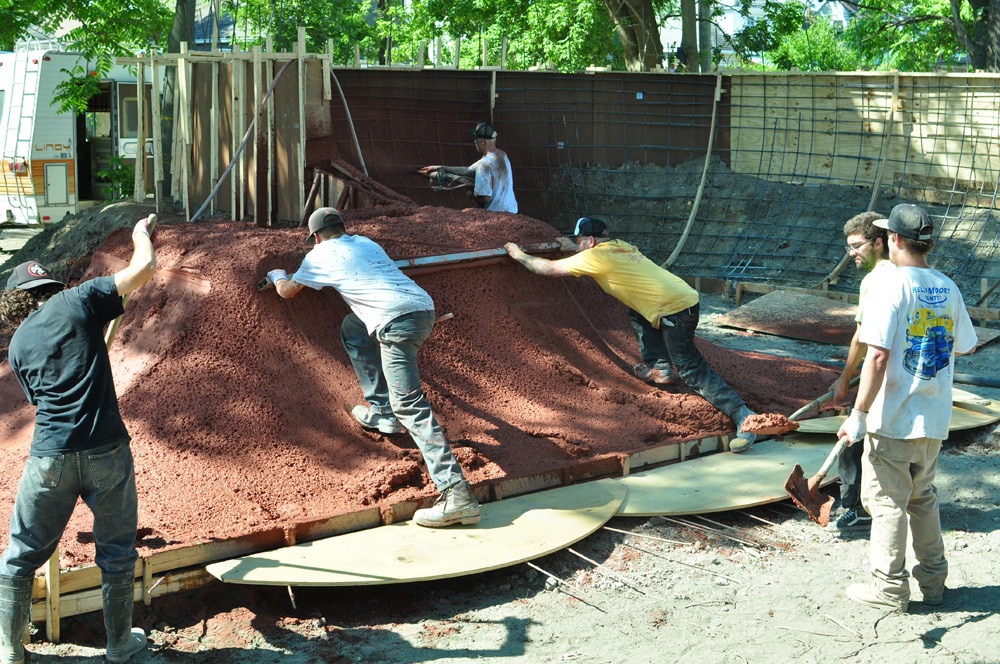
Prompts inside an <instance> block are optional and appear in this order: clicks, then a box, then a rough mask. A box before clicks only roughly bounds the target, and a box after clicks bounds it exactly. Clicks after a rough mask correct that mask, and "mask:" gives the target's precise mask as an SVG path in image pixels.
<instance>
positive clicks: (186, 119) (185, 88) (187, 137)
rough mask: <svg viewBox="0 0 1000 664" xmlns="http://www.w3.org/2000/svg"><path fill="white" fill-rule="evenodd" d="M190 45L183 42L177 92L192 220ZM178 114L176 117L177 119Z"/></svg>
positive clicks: (185, 197)
mask: <svg viewBox="0 0 1000 664" xmlns="http://www.w3.org/2000/svg"><path fill="white" fill-rule="evenodd" d="M187 49H188V44H187V42H186V41H182V42H181V50H180V58H179V59H178V60H177V91H178V92H179V97H180V111H181V112H180V116H181V128H182V129H181V136H182V140H181V178H182V179H181V182H182V187H183V191H182V192H181V196H182V197H183V200H184V218H185V219H187V220H190V219H191V199H190V190H191V185H190V180H191V174H190V169H191V166H190V163H189V162H190V158H189V150H190V149H191V98H190V95H191V89H190V81H189V80H188V69H187V67H188V62H187V58H186V57H185V56H186V54H187ZM176 115H177V114H176V113H175V114H174V116H175V117H176Z"/></svg>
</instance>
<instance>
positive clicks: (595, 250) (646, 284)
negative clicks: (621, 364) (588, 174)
mask: <svg viewBox="0 0 1000 664" xmlns="http://www.w3.org/2000/svg"><path fill="white" fill-rule="evenodd" d="M573 238H574V239H573V240H570V239H569V238H560V239H559V241H560V243H561V244H562V245H563V248H564V249H565V250H567V251H574V252H576V253H575V254H574V255H572V256H570V257H568V258H563V259H561V260H555V261H552V260H548V259H545V258H540V257H538V256H531V255H528V254H526V253H524V251H522V250H521V248H520V247H518V246H517V245H516V244H514V243H513V242H509V243H507V245H506V249H507V253H508V254H509V255H510V257H511V258H513V259H514V260H516V261H517V262H518V263H520V264H521V265H524V266H525V267H526V268H528V270H530V271H531V272H534V273H535V274H539V275H542V276H545V277H564V276H573V277H582V276H588V277H592V278H593V279H594V281H596V282H597V284H598V285H599V286H600V287H601V288H602V289H604V292H606V293H608V294H609V295H611V296H612V297H614V298H615V299H617V300H619V301H620V302H621V303H622V304H624V305H625V306H626V307H628V310H629V320H630V321H631V323H632V326H633V327H634V328H635V331H636V336H637V337H638V341H639V353H640V355H641V356H642V359H643V364H641V365H637V366H636V375H638V376H639V377H640V378H652V380H653V382H656V383H660V384H665V383H669V382H672V380H673V370H672V369H671V365H673V368H674V369H676V371H677V374H678V375H679V376H680V378H681V380H683V381H684V383H685V384H686V385H687V386H688V387H690V388H691V389H693V390H694V391H695V392H697V393H698V394H700V395H701V396H702V397H704V398H705V400H706V401H708V402H709V403H710V404H712V405H713V406H715V407H716V408H718V409H719V410H720V411H722V412H723V413H725V414H726V415H727V416H728V417H729V418H730V419H731V420H733V423H734V424H736V431H737V433H738V432H739V431H740V429H741V428H742V424H743V420H744V419H746V418H747V417H748V416H749V415H751V414H753V413H752V411H751V410H750V409H749V408H748V407H747V405H746V404H745V403H744V402H743V399H741V398H740V396H739V395H738V394H736V392H735V391H734V390H733V388H731V387H729V385H727V384H726V381H724V380H723V379H722V377H721V376H719V374H717V373H715V371H713V370H712V367H710V366H709V365H708V362H706V361H705V358H704V357H702V355H701V353H699V352H698V348H697V346H695V343H694V331H695V328H696V327H698V315H699V304H698V291H696V290H695V289H693V288H691V287H690V286H688V285H687V283H686V282H685V281H684V280H683V279H681V278H680V277H677V276H676V275H674V274H671V273H670V272H668V271H667V270H665V269H663V268H662V267H660V266H659V265H657V264H656V263H654V262H653V261H651V260H649V259H648V258H646V257H645V256H643V255H642V253H641V252H640V251H639V250H638V249H636V248H635V247H633V246H632V245H631V244H629V243H628V242H624V241H622V240H612V239H611V238H609V237H608V230H607V226H606V225H605V224H604V222H603V221H601V220H600V219H593V218H590V217H582V218H580V219H579V220H578V221H577V222H576V228H575V229H574V231H573ZM644 369H648V370H649V371H650V372H649V373H646V375H643V374H644V373H645V371H644ZM755 439H756V436H754V435H753V434H742V435H740V437H739V438H737V439H735V440H734V442H733V443H732V445H731V449H732V451H734V452H742V451H743V450H745V449H747V448H749V447H750V445H752V444H753V443H754V441H755Z"/></svg>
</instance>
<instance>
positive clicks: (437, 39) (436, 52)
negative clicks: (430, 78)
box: [434, 35, 441, 67]
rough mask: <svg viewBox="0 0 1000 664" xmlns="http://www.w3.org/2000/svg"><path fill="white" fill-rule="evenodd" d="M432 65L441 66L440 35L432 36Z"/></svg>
mask: <svg viewBox="0 0 1000 664" xmlns="http://www.w3.org/2000/svg"><path fill="white" fill-rule="evenodd" d="M434 66H435V67H440V66H441V36H440V35H438V36H437V37H435V38H434Z"/></svg>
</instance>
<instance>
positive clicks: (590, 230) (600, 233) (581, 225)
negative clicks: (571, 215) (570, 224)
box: [572, 217, 608, 237]
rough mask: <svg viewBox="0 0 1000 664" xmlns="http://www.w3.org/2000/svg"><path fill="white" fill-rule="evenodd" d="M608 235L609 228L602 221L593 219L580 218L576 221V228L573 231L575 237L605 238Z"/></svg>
mask: <svg viewBox="0 0 1000 664" xmlns="http://www.w3.org/2000/svg"><path fill="white" fill-rule="evenodd" d="M607 233H608V227H607V225H605V223H604V222H603V221H601V220H600V219H595V218H593V217H580V218H579V219H577V220H576V227H575V228H574V229H573V233H572V235H573V237H604V236H605V235H607Z"/></svg>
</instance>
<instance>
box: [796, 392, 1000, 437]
mask: <svg viewBox="0 0 1000 664" xmlns="http://www.w3.org/2000/svg"><path fill="white" fill-rule="evenodd" d="M956 392H960V394H957V395H955V397H954V398H955V403H954V405H953V406H952V412H951V427H950V428H949V430H950V431H961V430H963V429H975V428H976V427H984V426H986V425H988V424H993V423H994V422H997V421H1000V402H997V401H992V400H990V399H984V398H982V397H978V396H976V395H974V394H972V393H971V392H965V391H959V390H956ZM845 419H847V418H846V417H844V416H843V415H834V416H833V417H817V418H814V419H811V420H802V421H801V422H799V429H798V431H799V433H820V434H835V433H837V429H839V428H840V425H841V424H842V423H843V422H844V420H845Z"/></svg>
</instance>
